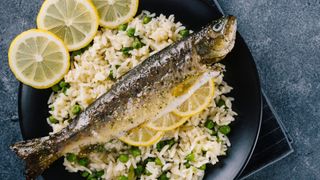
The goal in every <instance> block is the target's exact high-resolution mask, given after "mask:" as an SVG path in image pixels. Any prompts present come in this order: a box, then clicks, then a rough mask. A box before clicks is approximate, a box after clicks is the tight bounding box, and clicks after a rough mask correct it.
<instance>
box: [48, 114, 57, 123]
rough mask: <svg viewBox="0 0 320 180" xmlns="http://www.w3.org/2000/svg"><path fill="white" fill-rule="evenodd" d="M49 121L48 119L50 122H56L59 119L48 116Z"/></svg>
mask: <svg viewBox="0 0 320 180" xmlns="http://www.w3.org/2000/svg"><path fill="white" fill-rule="evenodd" d="M49 121H50V123H52V124H57V123H58V122H59V121H58V120H57V119H56V118H54V117H53V116H50V117H49Z"/></svg>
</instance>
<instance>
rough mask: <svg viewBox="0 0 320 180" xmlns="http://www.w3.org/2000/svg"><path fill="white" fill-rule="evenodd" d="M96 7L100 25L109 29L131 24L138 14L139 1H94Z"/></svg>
mask: <svg viewBox="0 0 320 180" xmlns="http://www.w3.org/2000/svg"><path fill="white" fill-rule="evenodd" d="M92 2H93V4H94V5H95V6H96V8H97V10H98V12H99V16H100V25H102V26H104V27H107V28H116V27H117V26H119V25H121V24H124V23H127V22H129V21H130V20H131V19H132V18H133V17H134V16H135V15H136V13H137V10H138V6H139V0H92Z"/></svg>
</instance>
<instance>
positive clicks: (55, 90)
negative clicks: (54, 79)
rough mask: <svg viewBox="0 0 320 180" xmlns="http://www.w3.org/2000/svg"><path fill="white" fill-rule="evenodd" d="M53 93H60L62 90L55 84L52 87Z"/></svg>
mask: <svg viewBox="0 0 320 180" xmlns="http://www.w3.org/2000/svg"><path fill="white" fill-rule="evenodd" d="M51 89H52V91H53V92H58V91H59V90H60V89H61V88H60V86H59V85H58V84H55V85H54V86H52V87H51Z"/></svg>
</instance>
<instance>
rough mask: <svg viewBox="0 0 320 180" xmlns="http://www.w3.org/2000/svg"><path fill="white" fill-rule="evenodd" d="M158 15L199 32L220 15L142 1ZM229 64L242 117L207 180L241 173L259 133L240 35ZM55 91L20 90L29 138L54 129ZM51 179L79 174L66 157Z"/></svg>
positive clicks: (255, 90) (193, 4) (199, 6)
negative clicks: (52, 106)
mask: <svg viewBox="0 0 320 180" xmlns="http://www.w3.org/2000/svg"><path fill="white" fill-rule="evenodd" d="M141 9H146V10H149V11H151V12H155V13H157V14H160V13H162V14H165V15H170V14H174V15H175V17H176V20H178V21H180V22H182V23H183V24H184V25H186V26H187V28H189V29H192V30H194V31H197V30H199V29H200V28H201V27H202V26H204V25H206V24H207V23H208V22H210V21H211V20H213V19H216V18H219V17H221V14H220V13H219V11H218V10H217V9H216V8H215V6H214V5H213V4H211V3H209V2H207V1H201V0H141V1H140V9H139V11H141ZM223 63H224V64H225V65H226V69H227V72H226V75H225V80H226V81H227V82H228V83H229V84H230V85H231V86H232V87H233V88H234V90H233V91H232V93H231V94H230V96H233V97H234V98H235V102H234V103H233V108H234V110H235V111H236V112H237V113H238V114H239V115H238V116H237V118H236V121H235V122H234V123H232V125H231V128H232V133H231V134H230V141H231V144H232V146H231V147H230V148H229V150H228V152H227V154H228V155H227V156H226V157H220V162H219V163H218V164H216V165H215V166H209V167H208V168H207V170H206V176H205V178H206V179H223V180H227V179H234V178H236V177H237V176H239V175H240V173H241V171H242V170H243V169H244V167H245V165H246V163H247V162H248V160H249V158H250V156H251V153H252V152H253V149H254V146H255V144H256V141H257V137H258V134H259V130H260V123H261V109H262V108H261V107H262V106H261V92H260V84H259V78H258V73H257V70H256V66H255V64H254V61H253V58H252V56H251V54H250V51H249V49H248V48H247V46H246V44H245V42H244V40H243V39H242V37H241V36H240V34H237V40H236V45H235V48H234V50H233V51H232V53H230V54H229V55H228V56H227V58H226V60H224V61H223ZM50 93H51V90H36V89H33V88H31V87H28V86H26V85H21V86H20V90H19V119H20V127H21V131H22V135H23V137H24V139H31V138H35V137H41V136H46V135H47V134H48V132H50V130H51V129H50V127H49V125H47V122H46V120H45V118H46V117H48V115H49V114H48V107H47V106H48V105H47V100H48V97H49V95H50ZM43 177H44V178H45V179H47V180H49V179H52V180H56V179H61V180H62V179H68V180H71V179H79V178H80V176H79V175H78V174H74V173H68V172H67V171H66V170H64V167H63V165H62V159H60V160H59V161H57V162H55V163H54V164H53V165H52V166H51V167H50V168H49V169H47V170H46V171H45V172H44V173H43Z"/></svg>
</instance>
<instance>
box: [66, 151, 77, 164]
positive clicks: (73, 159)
mask: <svg viewBox="0 0 320 180" xmlns="http://www.w3.org/2000/svg"><path fill="white" fill-rule="evenodd" d="M66 159H67V160H68V161H69V162H76V161H77V155H75V154H73V153H67V155H66Z"/></svg>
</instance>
